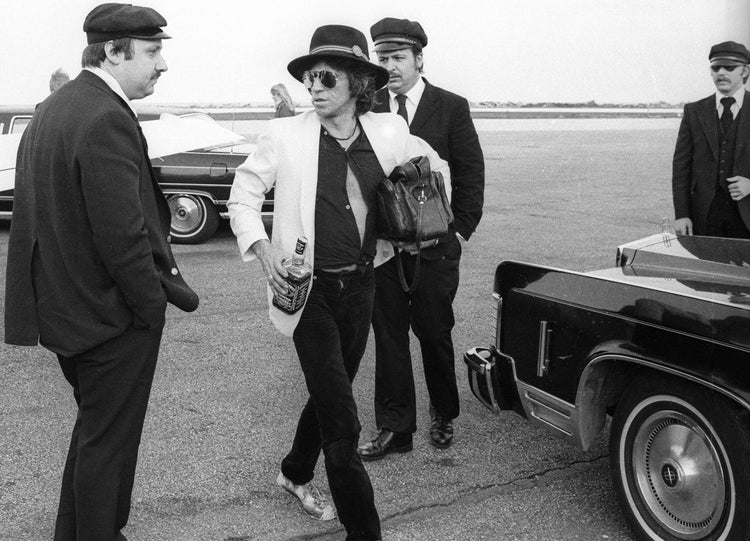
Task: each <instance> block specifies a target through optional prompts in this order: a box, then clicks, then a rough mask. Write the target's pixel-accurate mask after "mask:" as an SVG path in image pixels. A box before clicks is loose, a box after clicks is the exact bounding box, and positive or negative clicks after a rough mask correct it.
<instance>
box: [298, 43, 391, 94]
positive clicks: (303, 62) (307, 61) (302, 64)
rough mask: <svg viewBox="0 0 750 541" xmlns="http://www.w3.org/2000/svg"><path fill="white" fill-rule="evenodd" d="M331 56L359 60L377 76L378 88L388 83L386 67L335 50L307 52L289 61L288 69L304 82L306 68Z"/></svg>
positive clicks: (376, 84) (376, 83)
mask: <svg viewBox="0 0 750 541" xmlns="http://www.w3.org/2000/svg"><path fill="white" fill-rule="evenodd" d="M330 56H337V57H340V58H346V59H348V60H353V61H354V62H357V63H359V64H360V65H362V66H364V67H366V68H368V69H369V71H370V73H371V74H372V75H374V76H375V86H376V87H377V88H378V89H381V88H383V87H384V86H385V85H386V84H387V83H388V79H389V75H388V70H386V69H385V68H381V67H380V66H378V65H377V64H373V63H372V62H370V61H368V60H360V59H357V58H353V57H352V55H350V54H337V53H335V52H327V53H326V54H323V55H321V54H307V55H305V56H300V57H299V58H295V59H294V60H292V61H291V62H289V64H288V65H287V67H286V69H287V71H288V72H289V73H290V75H291V76H292V77H294V78H295V79H297V80H298V81H299V82H302V75H303V74H304V73H305V70H307V69H309V68H310V67H311V66H313V65H314V64H316V63H317V62H319V61H321V60H325V58H326V57H330Z"/></svg>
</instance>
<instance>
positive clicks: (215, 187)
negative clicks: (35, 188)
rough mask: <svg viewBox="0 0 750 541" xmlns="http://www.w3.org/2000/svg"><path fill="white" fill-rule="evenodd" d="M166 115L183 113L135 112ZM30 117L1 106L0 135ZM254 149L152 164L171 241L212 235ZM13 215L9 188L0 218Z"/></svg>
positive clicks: (269, 204)
mask: <svg viewBox="0 0 750 541" xmlns="http://www.w3.org/2000/svg"><path fill="white" fill-rule="evenodd" d="M165 112H167V113H185V111H177V110H174V109H165V108H160V107H150V108H146V109H143V110H140V109H139V119H141V120H142V121H148V120H155V119H157V118H159V117H160V115H162V114H163V113H165ZM33 113H34V108H33V107H3V106H0V133H2V134H19V133H22V132H23V130H24V129H25V128H26V126H27V125H28V123H29V122H30V121H31V117H32V115H33ZM193 114H194V113H193ZM144 129H145V128H144ZM149 147H151V143H149ZM253 148H254V145H251V144H248V143H245V144H242V145H234V146H229V147H221V148H204V149H199V150H191V151H188V152H179V153H175V154H171V155H167V156H162V157H158V158H153V159H152V160H151V163H152V166H153V169H154V174H155V175H156V179H157V181H158V182H159V185H160V186H161V188H162V191H163V192H164V195H165V196H166V197H167V200H168V202H169V207H170V209H171V211H172V226H171V229H172V231H171V234H172V240H173V242H175V243H183V244H198V243H201V242H204V241H205V240H207V239H209V238H210V237H211V236H212V235H213V234H214V232H215V231H216V229H217V227H218V225H219V218H220V217H221V218H226V217H228V213H227V208H226V203H227V200H228V199H229V191H230V189H231V187H232V182H233V181H234V172H235V169H236V168H237V166H238V165H240V164H241V163H242V162H244V161H245V159H246V158H247V156H248V154H249V153H250V152H252V150H253ZM12 212H13V190H12V189H7V190H0V218H6V219H10V218H11V215H12ZM272 213H273V190H271V191H270V192H269V193H268V194H267V196H266V202H265V203H264V205H263V214H264V215H266V216H270V215H271V214H272Z"/></svg>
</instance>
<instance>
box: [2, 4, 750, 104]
mask: <svg viewBox="0 0 750 541" xmlns="http://www.w3.org/2000/svg"><path fill="white" fill-rule="evenodd" d="M99 3H100V2H99V1H96V0H63V1H61V0H4V1H3V17H2V20H0V69H1V70H2V77H1V78H0V103H2V104H18V103H36V102H38V101H40V100H41V99H43V98H44V97H45V96H46V94H47V85H48V81H49V75H50V73H51V72H52V71H54V70H55V69H56V68H58V67H62V68H63V69H65V70H66V71H68V73H70V75H71V76H75V75H76V74H77V73H78V72H79V71H80V54H81V51H82V49H83V47H85V44H86V42H85V35H84V34H83V31H82V24H83V19H84V18H85V16H86V14H87V13H88V12H89V11H90V10H91V9H92V8H93V7H94V6H96V5H97V4H99ZM136 3H137V4H145V5H149V6H151V7H153V8H155V9H156V10H157V11H159V12H160V13H161V14H162V15H163V16H164V17H165V18H166V19H167V21H168V26H167V28H166V30H167V31H168V32H169V33H170V34H171V35H172V36H173V37H174V39H172V40H168V41H165V43H164V45H165V46H164V57H165V59H166V61H167V64H168V66H169V71H168V72H167V73H166V74H165V76H164V77H162V78H161V79H160V81H159V83H158V85H157V87H156V92H155V94H154V95H153V96H152V97H150V98H147V99H148V101H150V102H153V103H157V102H160V103H191V102H200V103H226V102H231V103H248V102H268V103H270V95H269V89H270V87H271V86H272V85H273V84H275V83H278V82H282V83H284V84H286V85H287V87H288V88H289V90H290V92H291V93H292V96H293V97H294V98H295V100H296V101H297V102H298V103H302V104H307V102H308V98H307V94H306V92H305V91H304V89H303V88H302V86H301V85H300V84H299V83H297V82H296V81H294V79H292V77H291V76H290V75H289V74H288V73H287V71H286V65H287V64H288V62H289V61H290V60H292V59H293V58H295V57H297V56H301V55H303V54H306V53H307V52H308V48H309V44H310V37H311V36H312V33H313V31H314V29H315V28H316V27H317V26H320V25H323V24H347V25H350V26H354V27H356V28H358V29H360V30H362V31H363V32H364V33H365V35H366V36H367V38H368V43H369V44H370V46H371V44H372V42H371V40H370V35H369V28H370V26H371V25H372V24H373V23H374V22H376V21H377V20H379V19H380V18H382V17H387V16H390V17H398V18H407V19H412V20H418V21H419V22H420V23H421V24H422V26H423V27H424V29H425V31H426V33H427V36H428V39H429V44H428V46H427V47H426V48H425V50H424V58H425V76H426V77H427V78H428V79H429V80H430V81H431V82H432V83H433V84H436V85H438V86H442V87H444V88H447V89H449V90H452V91H454V92H457V93H459V94H462V95H464V96H465V97H466V98H468V99H469V100H470V101H472V102H479V101H499V102H508V101H514V102H524V103H530V102H542V101H566V102H586V101H590V100H595V101H596V102H598V103H607V102H612V103H634V102H656V101H666V102H670V103H679V102H684V101H692V100H695V99H697V98H700V97H703V96H705V95H708V94H709V93H711V92H712V91H713V90H714V88H713V85H712V83H711V79H710V75H709V69H708V59H707V56H708V50H709V48H710V46H711V45H712V44H714V43H717V42H719V41H725V40H728V39H732V40H735V41H741V42H743V43H745V44H746V45H749V46H750V2H748V0H535V1H534V0H463V1H457V0H454V1H448V0H404V1H402V2H400V3H399V2H388V3H386V2H379V1H371V2H353V1H351V0H286V1H270V2H260V1H258V0H150V1H147V0H143V1H140V0H137V1H136ZM398 6H402V7H398ZM371 56H372V54H371Z"/></svg>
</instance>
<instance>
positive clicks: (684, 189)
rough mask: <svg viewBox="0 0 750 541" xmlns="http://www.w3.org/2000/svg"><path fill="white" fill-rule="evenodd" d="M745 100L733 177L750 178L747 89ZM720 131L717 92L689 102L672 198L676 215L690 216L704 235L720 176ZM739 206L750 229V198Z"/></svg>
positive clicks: (749, 100) (677, 152) (676, 156)
mask: <svg viewBox="0 0 750 541" xmlns="http://www.w3.org/2000/svg"><path fill="white" fill-rule="evenodd" d="M744 100H745V101H744V102H743V106H742V114H741V115H740V116H739V120H738V122H739V124H738V125H737V145H736V147H735V153H734V169H733V170H732V173H731V174H730V175H728V176H730V177H731V176H735V175H742V176H744V177H748V178H750V146H749V145H750V92H747V91H745V98H744ZM718 132H719V128H718V122H717V114H716V98H715V95H714V94H711V95H710V96H708V97H707V98H703V99H702V100H699V101H696V102H693V103H688V104H686V105H685V109H684V112H683V115H682V122H681V123H680V130H679V132H678V134H677V143H676V144H675V150H674V157H673V160H672V199H673V202H674V211H675V218H690V219H691V220H692V222H693V233H694V234H696V235H703V234H704V232H705V230H706V217H707V216H708V209H709V207H710V206H711V201H713V198H714V192H715V190H716V179H717V178H718V176H719V133H718ZM738 207H739V211H740V215H741V216H742V220H743V221H744V222H745V225H747V227H748V228H750V197H745V198H744V199H741V200H740V201H739V202H738Z"/></svg>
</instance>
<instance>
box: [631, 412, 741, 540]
mask: <svg viewBox="0 0 750 541" xmlns="http://www.w3.org/2000/svg"><path fill="white" fill-rule="evenodd" d="M633 472H634V474H635V483H636V485H637V487H636V488H637V490H638V492H639V493H640V496H641V499H642V501H643V502H644V503H645V504H646V506H647V508H648V511H649V513H650V514H651V516H652V517H653V518H654V519H655V520H656V521H658V523H659V525H660V526H661V527H663V528H664V529H666V530H667V531H668V532H669V533H670V534H671V535H673V536H675V537H677V538H679V539H686V540H687V539H700V538H703V537H705V536H706V535H708V534H709V533H710V532H711V531H712V530H713V529H714V528H716V526H717V524H718V523H719V522H720V521H721V517H722V513H723V512H724V507H725V505H726V497H727V494H726V473H725V471H724V466H723V464H722V461H721V459H720V458H719V453H718V451H717V448H716V446H715V445H714V442H713V441H712V440H711V438H710V437H709V436H708V435H707V434H706V432H705V431H704V430H703V429H702V428H701V426H699V425H698V424H697V423H696V422H695V420H694V419H692V418H691V417H688V416H687V415H684V414H683V413H680V412H677V411H659V412H656V413H654V414H653V415H651V416H650V417H649V418H648V419H646V421H645V422H644V423H643V424H642V425H641V426H640V427H639V430H638V433H637V434H636V437H635V440H634V442H633Z"/></svg>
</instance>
